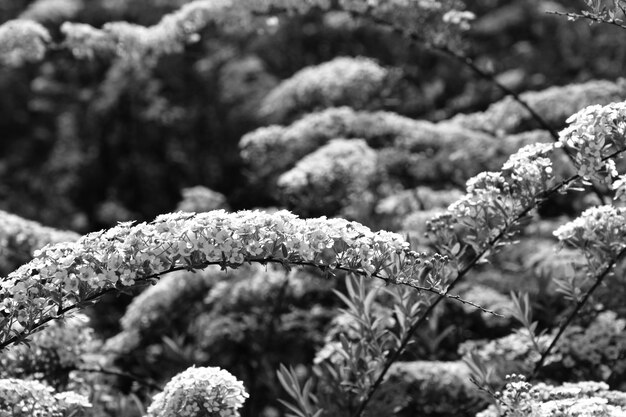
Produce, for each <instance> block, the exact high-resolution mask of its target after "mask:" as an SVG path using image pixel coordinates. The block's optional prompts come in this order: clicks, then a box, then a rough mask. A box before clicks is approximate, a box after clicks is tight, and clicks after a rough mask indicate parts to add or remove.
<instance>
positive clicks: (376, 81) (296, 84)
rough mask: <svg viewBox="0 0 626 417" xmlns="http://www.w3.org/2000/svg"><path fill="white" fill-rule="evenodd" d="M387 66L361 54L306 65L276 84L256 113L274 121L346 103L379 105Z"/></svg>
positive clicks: (387, 76)
mask: <svg viewBox="0 0 626 417" xmlns="http://www.w3.org/2000/svg"><path fill="white" fill-rule="evenodd" d="M392 78H393V77H391V73H390V71H389V70H388V69H386V68H384V67H381V66H380V65H379V64H378V63H376V62H375V61H373V60H372V59H369V58H364V57H356V58H351V57H339V58H335V59H333V60H332V61H328V62H325V63H323V64H320V65H317V66H310V67H306V68H304V69H302V70H300V71H298V72H297V73H295V74H294V75H293V76H292V77H291V78H288V79H287V80H284V81H282V82H281V83H280V84H279V85H278V86H276V87H275V88H274V89H273V90H272V91H271V92H270V93H269V94H268V95H267V97H265V99H264V100H263V102H262V103H261V108H260V110H259V112H260V114H261V115H263V116H265V117H268V118H269V119H271V120H274V121H276V122H279V123H281V122H285V121H288V120H292V119H293V118H294V116H297V115H299V114H303V113H307V112H310V111H313V110H319V109H324V108H328V107H335V106H343V105H349V106H351V107H352V108H355V109H368V108H376V107H381V105H380V102H381V100H384V98H385V93H386V89H388V88H389V87H390V86H389V85H388V83H389V82H390V81H391V80H392Z"/></svg>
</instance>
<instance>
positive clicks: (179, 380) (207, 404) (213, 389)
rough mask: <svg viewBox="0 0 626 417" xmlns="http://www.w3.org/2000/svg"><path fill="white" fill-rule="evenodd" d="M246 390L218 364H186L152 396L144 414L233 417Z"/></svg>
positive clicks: (242, 401) (164, 416)
mask: <svg viewBox="0 0 626 417" xmlns="http://www.w3.org/2000/svg"><path fill="white" fill-rule="evenodd" d="M246 398H248V393H247V392H246V390H245V388H244V386H243V383H242V382H241V381H238V380H237V379H236V378H235V377H234V376H233V375H231V374H230V373H229V372H227V371H225V370H223V369H220V368H213V367H209V368H194V367H192V368H189V369H187V370H186V371H184V372H181V373H180V374H178V375H176V376H175V377H174V378H172V379H171V380H170V381H169V382H168V383H167V385H166V386H165V388H164V390H163V392H161V393H159V394H157V395H155V396H154V399H153V400H152V404H151V405H150V407H148V414H147V415H146V417H237V416H239V411H238V410H239V409H240V408H241V407H242V406H243V404H244V402H245V400H246Z"/></svg>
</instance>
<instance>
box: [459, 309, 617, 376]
mask: <svg viewBox="0 0 626 417" xmlns="http://www.w3.org/2000/svg"><path fill="white" fill-rule="evenodd" d="M625 327H626V320H624V319H619V318H617V316H616V314H615V313H614V312H612V311H606V312H603V313H600V314H599V315H598V316H597V317H596V318H595V319H594V320H592V321H591V322H590V323H588V324H587V325H585V326H583V325H574V326H571V327H569V328H567V329H566V330H565V332H564V333H563V335H562V336H561V338H560V339H559V341H558V343H557V345H556V347H555V348H554V349H553V351H552V352H551V353H550V355H549V356H548V358H547V360H546V362H545V364H544V366H545V368H546V371H545V372H546V374H547V375H550V377H551V378H552V380H558V381H567V380H602V381H607V382H610V383H619V382H620V380H621V379H622V378H623V376H624V375H625V373H626V336H625V335H624V329H625ZM557 331H558V329H555V330H553V331H551V332H550V333H548V334H543V335H541V336H539V337H537V338H536V342H537V344H538V346H539V347H540V348H541V351H542V352H543V351H544V350H545V349H546V348H547V346H548V345H549V344H550V342H551V341H552V340H553V338H554V337H555V336H556V334H557ZM459 354H461V355H463V356H465V357H466V358H468V359H469V357H470V356H469V355H470V354H473V355H475V356H476V357H478V358H479V359H480V360H481V361H482V362H483V363H485V364H487V365H488V366H489V367H492V368H493V370H494V371H495V373H494V374H493V375H492V378H493V380H492V381H490V382H491V383H495V384H498V383H501V382H503V379H502V378H503V376H504V375H505V374H509V373H520V374H528V373H530V372H532V370H533V369H534V366H535V363H536V362H537V360H538V359H539V358H540V352H538V351H537V349H536V347H535V346H534V344H533V343H532V341H531V339H530V337H529V335H528V333H527V331H526V330H518V331H517V332H515V333H512V334H510V335H508V336H505V337H502V338H499V339H493V340H469V341H466V342H464V343H462V344H461V345H460V347H459Z"/></svg>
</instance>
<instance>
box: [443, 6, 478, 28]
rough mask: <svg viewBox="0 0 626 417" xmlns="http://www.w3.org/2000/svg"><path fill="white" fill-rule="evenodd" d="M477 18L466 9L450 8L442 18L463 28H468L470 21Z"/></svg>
mask: <svg viewBox="0 0 626 417" xmlns="http://www.w3.org/2000/svg"><path fill="white" fill-rule="evenodd" d="M475 18H476V15H475V14H474V13H472V12H468V11H466V10H463V11H461V10H450V11H448V12H446V14H444V15H443V17H442V20H443V21H444V22H446V23H452V24H453V25H457V26H458V27H459V28H460V29H461V30H468V29H469V28H470V22H471V21H472V20H474V19H475Z"/></svg>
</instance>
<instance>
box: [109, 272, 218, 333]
mask: <svg viewBox="0 0 626 417" xmlns="http://www.w3.org/2000/svg"><path fill="white" fill-rule="evenodd" d="M216 272H217V271H215V270H213V269H207V270H206V271H201V272H198V273H191V272H187V271H180V272H175V273H172V274H171V275H167V276H164V277H163V278H161V279H160V280H159V282H157V283H156V284H155V285H154V286H152V287H150V288H148V289H146V290H145V291H143V292H142V293H141V294H139V295H138V296H136V297H135V298H133V300H132V301H131V303H130V304H129V305H128V307H127V308H126V312H125V313H124V315H123V316H122V318H121V319H120V324H121V326H122V330H124V331H132V330H139V331H150V330H152V329H153V327H154V326H157V325H163V324H165V323H167V321H168V319H169V317H168V316H169V315H171V314H172V311H173V310H175V309H176V306H178V305H180V303H181V302H183V303H187V300H188V298H189V297H191V296H195V297H197V298H200V299H201V298H202V296H203V295H204V293H205V292H206V291H207V290H208V289H209V288H211V287H212V285H213V283H214V282H215V281H216V280H217V278H218V274H217V273H216ZM153 331H154V330H153Z"/></svg>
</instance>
